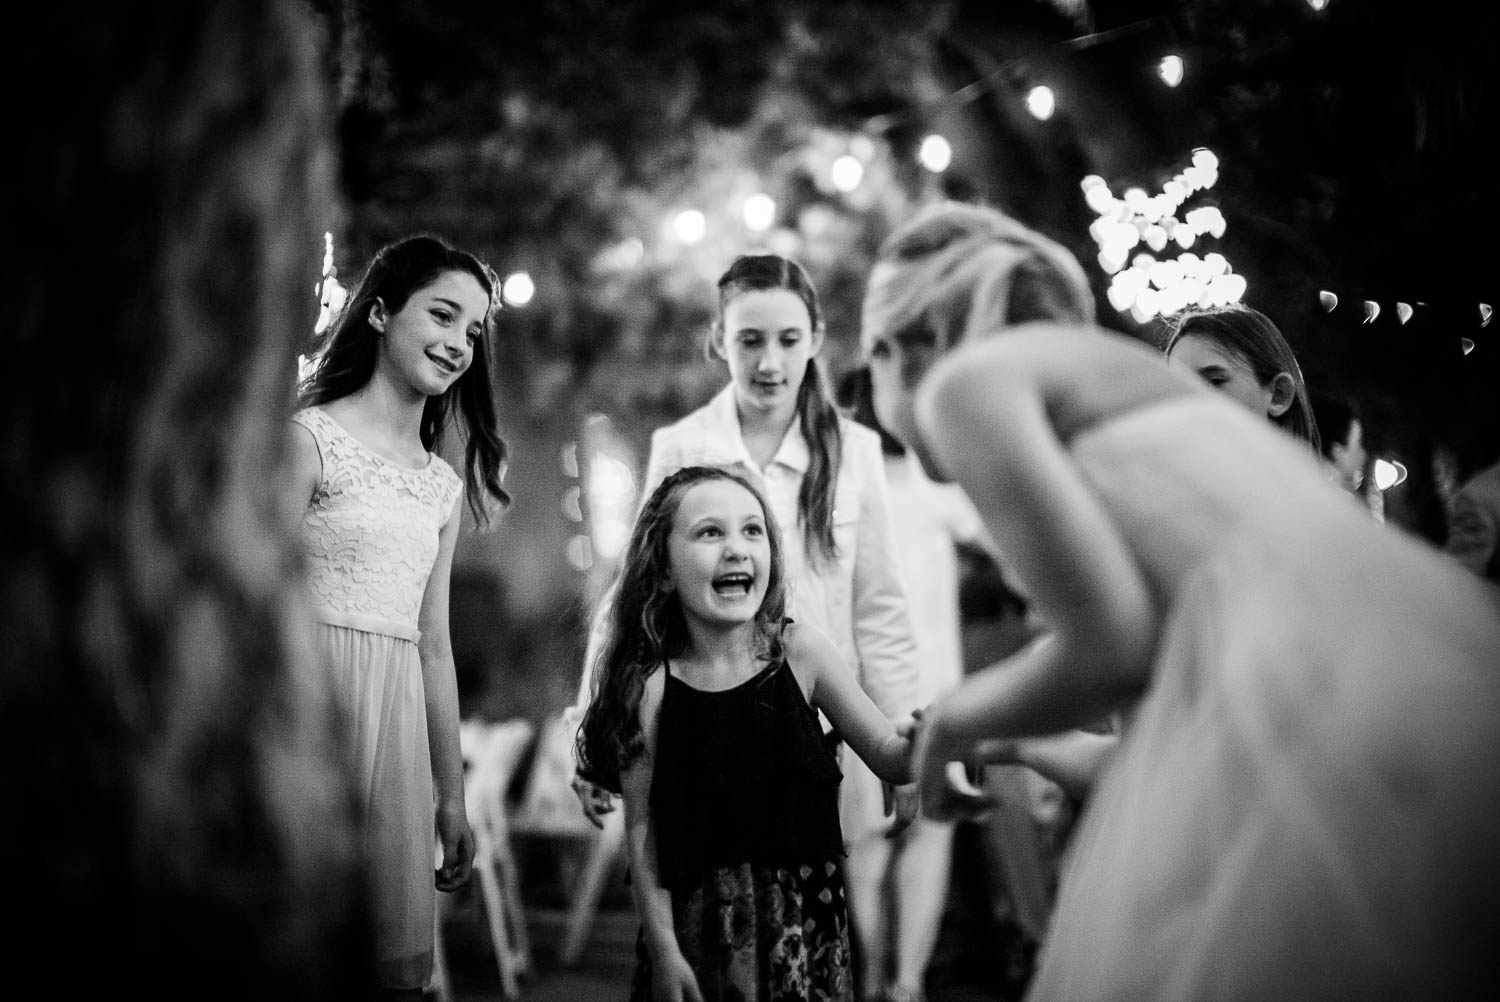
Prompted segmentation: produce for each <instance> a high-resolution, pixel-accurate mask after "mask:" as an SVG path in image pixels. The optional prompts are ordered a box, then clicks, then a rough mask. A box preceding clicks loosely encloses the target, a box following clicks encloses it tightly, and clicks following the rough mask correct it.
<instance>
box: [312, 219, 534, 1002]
mask: <svg viewBox="0 0 1500 1002" xmlns="http://www.w3.org/2000/svg"><path fill="white" fill-rule="evenodd" d="M495 297H496V284H495V280H494V275H493V273H492V272H491V271H490V269H489V268H488V267H487V266H486V265H485V264H484V263H483V262H481V261H480V260H479V259H478V258H476V257H474V256H473V255H472V254H468V253H466V252H464V251H460V250H456V249H454V248H452V247H450V246H448V245H447V244H445V243H444V242H442V241H441V240H438V239H436V238H433V237H428V236H416V237H410V238H407V239H404V240H400V241H397V242H395V243H392V244H390V245H388V246H386V247H385V248H383V249H382V250H381V251H380V252H379V253H378V254H376V256H375V258H374V260H373V261H371V263H370V265H369V267H368V269H367V270H366V271H365V274H364V276H363V278H361V280H360V282H359V285H358V287H357V288H356V289H355V291H354V293H353V295H352V297H351V299H350V301H349V304H348V305H347V307H346V308H345V309H344V311H343V313H342V314H341V316H340V319H339V321H338V323H337V325H336V326H335V327H334V328H333V332H332V334H331V336H330V338H329V340H328V343H327V345H326V347H325V348H324V350H323V351H322V352H321V353H320V354H319V355H318V357H317V359H316V362H315V367H314V368H313V370H312V371H311V372H310V373H309V375H308V376H307V378H306V381H305V383H304V385H303V386H302V387H301V392H300V394H299V403H300V404H301V408H300V409H299V410H298V411H297V412H296V414H295V415H293V417H292V426H293V432H294V434H293V445H292V460H293V462H292V469H293V472H294V477H295V479H294V483H293V489H294V490H295V492H296V497H297V500H298V503H299V504H301V505H303V506H305V509H306V510H305V514H304V517H303V534H304V538H305V541H306V546H307V554H308V560H309V586H310V596H309V597H310V598H311V601H312V604H313V606H314V614H315V616H316V617H317V619H318V620H319V625H318V632H317V641H318V643H319V645H320V648H321V653H322V655H323V657H324V660H325V661H326V662H328V663H329V664H330V665H331V667H332V669H333V671H334V673H335V680H336V682H337V683H338V684H339V687H340V692H341V694H342V696H343V699H344V707H343V708H344V711H345V714H346V716H347V719H348V720H349V722H350V725H351V733H352V736H353V740H354V763H355V768H356V770H357V779H358V782H359V790H360V793H361V795H362V798H363V803H364V811H365V850H366V854H367V856H368V858H369V861H370V871H371V875H372V882H373V887H372V904H373V908H374V912H375V916H376V951H377V962H378V977H379V981H380V983H381V985H382V986H383V988H384V989H385V990H386V991H387V992H388V993H389V997H391V998H411V999H416V998H420V995H421V991H422V988H423V986H424V985H426V984H427V982H428V980H429V979H430V977H431V975H432V966H433V930H434V922H433V911H434V908H435V905H436V898H435V894H434V886H435V887H436V888H437V889H438V890H442V891H453V890H456V889H457V888H459V887H461V886H462V885H463V884H464V883H465V882H466V881H467V880H468V877H469V870H470V865H471V863H472V861H473V857H474V836H473V833H472V831H471V830H470V828H469V821H468V817H467V814H466V812H465V809H464V793H463V760H462V757H461V755H460V752H459V743H458V722H459V712H458V687H457V681H456V678H455V675H454V665H453V651H452V647H451V645H450V642H449V634H448V576H449V570H450V568H451V566H452V561H453V550H454V544H455V541H456V539H457V537H458V530H459V523H460V520H461V517H462V508H463V506H462V500H463V497H464V495H465V493H466V491H465V482H464V481H463V480H460V479H459V477H458V475H457V474H456V473H454V471H453V468H452V467H450V466H449V465H448V463H447V462H445V461H444V460H443V459H442V457H440V456H439V455H437V449H438V447H439V443H440V439H441V437H442V434H443V432H444V430H445V429H446V427H447V425H448V423H449V422H450V421H451V420H453V415H454V413H455V411H456V412H457V418H458V420H459V422H460V423H461V424H462V425H463V430H464V432H465V434H466V437H467V456H466V460H467V461H466V467H467V469H466V474H467V482H468V487H467V493H468V496H469V504H470V506H471V507H472V509H473V511H474V513H475V515H476V517H478V518H480V519H481V520H485V518H486V514H485V513H486V510H487V508H486V504H485V500H486V495H487V496H488V497H489V498H493V499H494V500H496V501H498V502H500V503H502V504H503V503H508V502H509V500H510V499H509V496H508V495H507V494H506V492H505V490H504V488H503V487H502V486H501V478H502V476H503V472H504V463H505V445H504V443H503V442H502V441H501V439H500V436H499V434H498V433H497V432H496V429H495V405H494V400H493V397H492V391H491V389H490V378H489V372H488V368H487V365H486V357H487V353H488V349H487V347H486V340H487V338H488V337H489V335H490V331H491V327H492V316H493V314H494V310H495V304H496V298H495ZM434 824H435V825H436V833H437V842H438V843H439V844H440V846H441V851H442V863H441V864H440V866H439V867H438V869H437V872H436V874H434V872H433V858H434V848H435V847H434V837H433V833H434Z"/></svg>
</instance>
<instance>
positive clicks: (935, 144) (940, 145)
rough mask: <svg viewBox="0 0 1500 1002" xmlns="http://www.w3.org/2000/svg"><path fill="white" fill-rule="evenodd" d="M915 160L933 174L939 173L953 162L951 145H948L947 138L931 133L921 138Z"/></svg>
mask: <svg viewBox="0 0 1500 1002" xmlns="http://www.w3.org/2000/svg"><path fill="white" fill-rule="evenodd" d="M917 160H918V161H919V162H920V163H921V164H922V166H923V167H926V168H927V169H928V170H930V171H932V172H933V173H934V174H941V173H942V172H943V171H945V170H947V169H948V165H949V164H951V163H952V162H953V147H951V146H949V145H948V140H946V139H944V138H943V137H942V136H939V135H937V134H936V133H933V134H932V135H930V136H928V137H927V138H926V139H924V140H922V146H921V148H920V149H919V150H918V151H917Z"/></svg>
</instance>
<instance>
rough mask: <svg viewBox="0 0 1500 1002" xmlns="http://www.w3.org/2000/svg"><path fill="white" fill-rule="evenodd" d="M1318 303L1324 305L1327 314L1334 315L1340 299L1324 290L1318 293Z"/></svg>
mask: <svg viewBox="0 0 1500 1002" xmlns="http://www.w3.org/2000/svg"><path fill="white" fill-rule="evenodd" d="M1318 302H1319V303H1321V304H1322V306H1323V311H1324V312H1325V313H1332V312H1333V311H1334V309H1335V308H1336V307H1337V306H1338V305H1339V297H1338V296H1336V295H1334V294H1333V293H1332V292H1329V291H1328V290H1327V289H1324V290H1323V291H1322V292H1319V293H1318Z"/></svg>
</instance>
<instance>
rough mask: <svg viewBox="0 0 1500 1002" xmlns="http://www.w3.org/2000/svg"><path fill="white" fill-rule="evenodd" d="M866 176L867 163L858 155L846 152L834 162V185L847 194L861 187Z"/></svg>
mask: <svg viewBox="0 0 1500 1002" xmlns="http://www.w3.org/2000/svg"><path fill="white" fill-rule="evenodd" d="M864 176H865V165H864V164H862V163H860V162H859V158H858V157H855V156H851V155H850V154H848V153H845V154H844V155H843V156H841V157H839V158H838V159H837V160H835V161H834V162H833V167H832V178H833V186H834V187H835V188H837V189H838V190H839V191H842V192H844V193H845V194H846V195H847V194H848V193H849V192H851V191H853V190H854V189H855V188H858V187H859V182H860V181H862V180H864Z"/></svg>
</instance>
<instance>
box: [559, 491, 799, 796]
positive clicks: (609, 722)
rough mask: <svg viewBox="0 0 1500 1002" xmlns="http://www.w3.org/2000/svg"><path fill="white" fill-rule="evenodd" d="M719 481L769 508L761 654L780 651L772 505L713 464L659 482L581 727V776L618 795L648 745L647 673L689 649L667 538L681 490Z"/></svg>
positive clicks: (779, 566) (641, 520)
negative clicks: (644, 716) (644, 717)
mask: <svg viewBox="0 0 1500 1002" xmlns="http://www.w3.org/2000/svg"><path fill="white" fill-rule="evenodd" d="M714 480H728V481H731V482H733V483H736V484H739V485H740V486H741V487H743V488H745V490H747V491H749V492H750V494H751V495H752V496H753V497H754V498H755V500H756V501H757V502H759V504H760V507H761V511H762V512H764V513H765V520H766V537H767V539H768V540H769V542H770V548H771V566H770V568H769V569H768V571H769V573H768V574H767V579H766V593H765V596H764V598H762V599H761V603H760V608H759V609H758V610H756V613H755V631H754V637H755V639H754V644H755V654H756V656H757V657H759V658H761V659H762V660H765V661H773V660H775V659H777V658H779V657H781V627H782V620H783V618H784V617H785V616H786V569H785V566H784V564H783V551H782V542H781V531H780V529H779V528H778V527H777V525H776V519H775V516H773V515H772V514H771V507H770V505H768V504H767V503H766V499H765V497H764V495H762V494H761V492H760V491H759V490H758V489H757V488H756V487H755V485H754V484H752V483H751V482H750V481H748V480H746V479H745V478H744V477H742V476H740V475H739V474H738V473H735V472H733V471H730V470H725V469H722V468H719V467H713V466H686V467H683V468H682V469H680V470H678V471H677V472H675V473H673V474H671V475H670V476H668V477H667V478H666V479H665V480H663V481H662V482H661V484H660V485H659V486H658V487H657V488H656V490H655V491H654V492H652V494H651V497H650V498H649V499H647V501H646V504H645V507H643V508H642V509H641V513H640V515H639V516H637V518H636V520H635V528H634V529H633V530H632V531H631V534H630V543H629V545H628V546H627V547H626V549H625V558H624V559H623V560H622V561H621V563H620V570H619V572H618V576H617V582H616V588H615V598H614V603H613V605H612V606H611V607H610V618H609V638H608V640H607V641H606V642H605V644H604V647H603V650H601V651H600V653H599V662H598V664H597V665H596V666H595V670H594V672H593V680H594V682H593V691H592V694H591V696H590V699H589V705H588V708H587V710H585V711H584V715H583V723H582V724H581V725H580V726H579V729H578V739H577V744H576V756H577V760H578V772H579V774H580V775H581V776H583V777H584V778H585V779H587V780H589V782H591V783H595V784H597V785H600V786H603V787H606V788H607V789H610V790H614V791H615V792H617V793H618V792H619V790H620V773H621V772H622V771H623V770H625V769H627V768H628V767H629V766H630V764H631V763H632V762H634V761H635V759H636V758H637V757H639V755H640V754H641V752H642V750H643V747H644V746H643V738H642V736H641V721H640V712H639V711H640V706H641V694H642V693H643V692H644V690H645V685H646V679H647V678H649V677H650V676H651V674H652V673H653V672H655V671H656V670H657V669H658V668H659V667H660V666H662V665H663V664H665V663H666V662H667V660H668V659H670V658H673V657H677V656H678V655H681V654H682V653H683V652H684V651H685V650H686V649H687V643H688V632H687V620H686V619H685V618H684V616H683V613H682V600H681V598H679V597H678V595H677V593H676V592H675V591H669V590H668V589H667V582H668V580H669V579H670V576H671V565H670V558H669V556H668V550H667V541H668V539H669V537H670V536H671V534H672V525H673V522H674V521H675V520H676V518H677V510H678V509H679V508H680V507H681V506H682V498H683V496H684V495H685V494H686V493H687V492H688V491H689V490H691V489H692V488H693V487H696V486H697V485H699V484H703V483H708V482H710V481H714Z"/></svg>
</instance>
